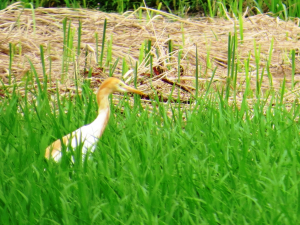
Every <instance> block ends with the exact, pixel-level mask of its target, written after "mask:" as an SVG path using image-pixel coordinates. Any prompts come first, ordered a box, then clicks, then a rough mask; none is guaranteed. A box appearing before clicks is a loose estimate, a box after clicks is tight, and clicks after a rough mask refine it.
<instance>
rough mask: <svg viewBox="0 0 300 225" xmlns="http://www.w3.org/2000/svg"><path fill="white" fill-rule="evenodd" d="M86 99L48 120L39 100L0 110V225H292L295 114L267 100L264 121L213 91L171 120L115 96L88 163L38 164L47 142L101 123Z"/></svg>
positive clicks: (297, 209) (258, 112)
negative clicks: (81, 127) (84, 125)
mask: <svg viewBox="0 0 300 225" xmlns="http://www.w3.org/2000/svg"><path fill="white" fill-rule="evenodd" d="M83 90H85V92H84V93H83V94H82V95H80V96H79V95H75V96H73V97H72V98H71V97H64V98H62V100H61V101H60V102H59V105H58V108H55V110H51V109H53V108H54V107H53V105H51V101H49V99H48V98H47V96H45V95H44V94H43V92H41V93H39V91H38V90H37V91H36V100H34V101H33V102H29V101H27V100H26V98H20V97H19V96H18V94H16V93H12V94H11V95H10V96H9V97H8V98H6V99H5V100H2V101H1V105H0V121H1V126H0V138H1V141H0V158H1V161H0V164H1V165H0V215H1V217H0V223H1V224H297V221H299V215H300V205H299V191H300V186H299V180H300V178H299V162H300V155H299V147H300V142H299V130H298V124H297V122H295V118H298V116H299V106H298V105H296V104H295V105H294V106H293V108H292V110H291V111H287V110H286V109H285V106H284V105H283V104H281V103H280V100H278V99H276V98H274V106H269V107H267V108H265V109H266V111H264V109H263V105H262V104H261V103H260V102H257V103H256V104H255V105H254V109H253V110H252V111H250V110H248V108H247V105H244V109H243V110H238V109H236V108H235V107H234V106H229V105H228V104H227V103H226V101H224V99H223V98H222V97H220V96H221V95H218V94H219V93H216V94H215V96H214V98H211V99H209V98H204V97H203V96H201V97H199V99H198V102H197V105H196V106H195V107H193V108H192V109H189V108H186V110H181V111H177V110H176V109H175V108H173V110H172V111H173V112H174V113H173V116H172V117H171V118H170V117H168V116H167V115H166V110H167V108H166V106H165V105H164V106H162V105H160V103H159V102H155V101H153V104H154V105H158V107H157V108H154V109H157V110H154V111H152V110H147V109H143V107H141V105H140V102H139V99H138V98H136V99H135V105H134V107H130V106H129V104H128V99H127V98H126V97H123V96H119V97H115V98H120V102H119V104H118V105H116V106H112V113H113V114H114V116H112V117H111V119H110V122H109V124H108V127H107V129H106V131H105V133H104V135H103V137H102V138H101V140H100V142H99V145H98V150H97V151H95V153H94V154H93V156H92V159H90V160H86V161H85V162H84V163H83V165H81V163H76V162H75V164H74V165H73V164H69V163H68V160H67V158H63V160H62V162H61V163H59V164H55V163H51V162H47V161H45V160H44V151H45V148H46V147H47V145H48V144H49V143H50V141H52V140H54V137H61V136H62V135H63V134H66V133H68V132H70V131H72V130H74V129H76V128H77V127H79V126H81V125H83V124H86V123H88V122H91V121H92V120H93V118H94V117H95V116H96V111H97V106H96V102H95V96H94V94H93V93H92V91H91V90H90V89H89V88H88V87H87V86H84V87H83ZM122 107H123V109H122ZM169 107H174V106H172V105H170V106H169ZM65 111H66V113H64V112H65ZM180 114H185V116H186V118H187V119H186V121H183V120H182V119H181V118H182V115H180ZM53 136H54V137H53Z"/></svg>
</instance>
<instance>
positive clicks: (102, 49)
mask: <svg viewBox="0 0 300 225" xmlns="http://www.w3.org/2000/svg"><path fill="white" fill-rule="evenodd" d="M106 23H107V21H106V18H105V19H104V25H103V34H102V46H101V55H100V67H102V66H103V64H102V62H103V56H104V45H105V34H106Z"/></svg>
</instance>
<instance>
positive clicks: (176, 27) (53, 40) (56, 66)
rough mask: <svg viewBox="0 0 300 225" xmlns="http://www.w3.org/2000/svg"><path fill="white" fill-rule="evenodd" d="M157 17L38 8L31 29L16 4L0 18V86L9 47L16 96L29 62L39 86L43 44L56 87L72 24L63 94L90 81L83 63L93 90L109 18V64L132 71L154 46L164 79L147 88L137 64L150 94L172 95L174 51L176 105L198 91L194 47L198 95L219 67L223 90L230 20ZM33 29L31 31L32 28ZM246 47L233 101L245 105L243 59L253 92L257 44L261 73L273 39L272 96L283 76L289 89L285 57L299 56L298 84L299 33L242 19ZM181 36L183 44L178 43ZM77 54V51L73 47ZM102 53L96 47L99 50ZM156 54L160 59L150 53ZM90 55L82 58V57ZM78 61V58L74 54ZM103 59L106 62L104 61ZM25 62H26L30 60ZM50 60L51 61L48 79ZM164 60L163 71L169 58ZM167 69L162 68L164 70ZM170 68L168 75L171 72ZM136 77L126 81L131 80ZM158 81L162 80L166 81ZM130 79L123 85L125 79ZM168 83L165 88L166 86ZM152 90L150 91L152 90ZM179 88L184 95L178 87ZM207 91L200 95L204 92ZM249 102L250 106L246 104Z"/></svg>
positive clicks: (270, 21) (28, 15)
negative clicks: (66, 26) (146, 45)
mask: <svg viewBox="0 0 300 225" xmlns="http://www.w3.org/2000/svg"><path fill="white" fill-rule="evenodd" d="M155 13H157V14H156V16H154V17H153V18H152V19H151V20H146V19H145V18H146V17H145V15H146V14H144V19H143V20H141V19H139V18H137V15H138V14H137V13H131V12H127V13H125V14H124V15H119V14H113V13H103V12H99V11H95V10H86V9H76V10H75V9H65V8H38V9H36V10H35V22H36V26H34V23H33V22H34V21H33V16H32V10H31V9H23V8H22V7H21V5H20V4H19V3H16V4H14V5H11V6H10V7H8V8H7V9H5V10H2V11H0V21H1V23H0V24H1V25H0V30H1V32H0V79H1V80H2V81H3V83H4V84H6V85H8V80H9V79H8V76H9V70H8V68H9V58H10V57H9V43H12V45H13V46H14V49H15V50H14V57H13V64H12V70H11V73H12V75H13V77H14V79H15V80H14V81H15V82H16V83H17V84H19V85H18V86H19V88H20V90H21V89H22V88H24V84H25V82H24V80H25V79H24V76H25V75H26V74H27V71H29V70H30V65H29V62H28V59H30V60H31V61H32V63H33V65H34V67H35V68H36V70H37V72H38V74H39V76H40V77H41V80H42V79H43V78H42V77H43V75H42V74H43V73H42V64H41V59H40V47H39V46H40V45H43V46H44V49H45V62H46V73H47V74H48V76H49V78H51V80H49V82H52V83H53V85H49V90H50V89H51V88H54V87H55V85H54V84H55V83H56V80H59V81H62V80H61V79H62V78H61V77H62V61H63V60H62V54H63V29H62V27H63V25H62V21H63V19H64V18H66V17H67V18H68V20H69V21H71V27H72V28H73V29H74V30H73V32H74V46H76V45H77V28H78V24H79V20H81V21H82V37H81V50H82V51H81V54H80V57H79V58H78V59H76V60H70V61H69V70H68V72H67V74H65V75H64V76H65V78H64V80H63V82H59V86H60V88H61V90H62V91H68V90H73V89H74V85H75V80H74V78H75V73H76V74H77V77H78V78H79V80H80V81H83V80H84V79H87V78H86V76H85V75H84V73H83V70H84V68H85V63H86V62H87V63H88V66H87V68H89V67H91V68H93V72H94V73H93V76H92V78H90V79H91V80H92V83H91V84H92V85H93V87H95V88H96V86H98V84H99V83H100V82H99V79H100V80H101V79H103V78H105V77H106V76H108V75H107V71H108V69H107V68H104V71H105V72H102V69H99V66H98V64H97V62H96V56H95V53H96V44H95V35H94V34H95V33H96V32H97V33H98V37H99V45H101V41H102V40H101V38H102V31H103V23H104V19H105V18H106V19H107V30H106V37H107V40H109V39H110V38H111V37H113V45H112V57H113V62H114V61H115V60H116V59H117V58H118V57H120V58H121V59H122V58H124V59H125V60H126V61H127V63H128V64H129V65H130V64H131V65H132V68H131V69H133V67H134V65H135V61H137V60H138V58H139V54H140V50H139V49H140V46H141V44H142V43H143V42H144V41H145V40H151V41H152V49H153V51H152V55H153V66H154V67H157V66H159V65H161V69H162V70H163V73H162V74H160V76H156V77H153V78H152V79H151V80H152V82H150V78H149V76H147V75H148V74H149V73H150V72H149V71H150V68H149V66H145V63H144V62H143V63H141V64H140V65H139V67H138V81H139V84H138V86H139V87H140V88H141V89H142V90H144V91H145V92H146V93H148V94H149V95H151V94H153V93H154V90H156V91H157V93H158V94H159V95H160V96H162V97H164V98H167V97H168V96H169V95H170V93H171V91H172V85H170V82H175V83H176V82H177V79H178V77H177V74H178V72H177V64H178V61H177V60H178V57H177V56H178V50H179V48H180V46H182V48H183V53H182V56H183V58H182V59H181V66H182V68H183V71H182V73H181V77H180V85H181V87H179V86H180V85H179V86H178V87H179V88H175V89H174V91H173V92H172V95H173V96H174V97H175V98H177V96H178V91H179V92H180V98H181V100H182V101H187V100H188V99H190V97H191V94H190V93H194V92H195V88H194V87H195V64H196V60H195V59H196V57H195V56H196V48H195V46H196V45H197V46H198V55H199V64H200V65H201V75H200V76H199V85H200V91H201V90H204V89H205V87H206V85H205V84H206V83H207V82H209V80H210V77H211V74H212V70H213V69H214V68H215V67H217V70H216V74H215V77H214V82H213V88H215V89H217V88H220V87H222V86H223V85H224V84H225V83H226V76H227V48H228V43H227V42H228V34H229V32H231V33H234V27H235V26H236V30H237V32H239V29H238V21H237V20H236V19H233V18H229V19H228V20H225V19H211V18H189V19H182V18H178V17H175V16H173V15H170V14H167V13H163V12H155ZM34 27H35V29H34ZM243 28H244V41H243V43H242V42H240V41H239V45H238V60H240V62H241V63H240V68H239V71H238V79H237V90H238V92H237V101H240V100H241V99H242V94H243V92H244V90H245V72H244V64H243V62H244V60H245V59H247V58H248V55H249V53H250V66H251V73H250V74H251V88H252V90H255V88H256V87H255V74H256V69H255V68H256V65H255V57H254V44H253V43H254V39H255V40H256V43H257V46H259V45H260V46H261V58H260V62H259V63H260V72H261V71H262V68H263V67H265V66H266V62H267V58H268V55H269V48H270V43H271V39H272V37H273V38H274V46H273V57H272V60H271V68H270V70H271V73H272V75H273V85H274V87H273V88H274V90H275V91H276V90H277V91H278V90H279V88H280V86H281V83H282V80H283V78H284V76H286V85H287V90H291V89H290V88H289V87H290V86H291V60H290V54H289V53H290V50H292V49H295V50H296V62H297V63H296V72H295V73H296V74H295V81H299V80H300V77H299V73H300V65H299V59H298V54H299V50H298V48H297V46H300V43H299V38H298V34H299V33H300V28H299V27H298V26H297V25H296V24H295V23H294V22H292V21H288V22H285V21H281V20H279V19H277V18H272V17H269V16H267V15H257V16H253V17H248V18H244V19H243ZM183 35H184V43H183ZM170 39H171V40H172V42H173V45H174V52H173V53H172V56H171V57H169V56H168V40H170ZM74 49H75V48H74ZM100 49H101V46H99V50H100ZM155 49H158V52H159V57H157V55H156V53H155ZM86 51H87V53H88V54H87V56H86ZM207 52H209V56H210V62H211V65H210V66H209V67H207V62H206V60H207ZM73 55H74V56H75V55H76V54H75V53H73ZM105 57H106V55H105V56H104V58H105ZM27 58H28V59H27ZM49 58H51V61H52V64H51V74H50V64H49ZM168 58H169V59H171V60H169V62H168V64H167V63H166V59H168ZM121 61H122V60H120V62H119V64H118V66H117V69H116V71H115V74H114V76H116V77H121V76H122V71H121V68H122V66H121V64H122V63H121ZM162 62H164V63H162ZM168 68H169V69H168ZM132 76H133V75H132V74H131V77H132ZM163 78H164V79H165V80H163ZM127 79H128V78H127ZM166 81H170V82H169V83H167V82H166ZM150 84H151V85H150ZM183 87H184V88H183ZM268 89H270V86H269V80H268V76H267V74H266V70H265V75H264V77H263V83H262V92H264V91H265V90H268ZM298 89H299V84H296V85H295V89H294V91H293V92H292V91H289V92H287V93H286V95H285V96H286V100H293V99H295V98H296V97H297V90H298ZM204 91H205V90H204ZM249 100H251V99H249Z"/></svg>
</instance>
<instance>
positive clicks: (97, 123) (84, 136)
mask: <svg viewBox="0 0 300 225" xmlns="http://www.w3.org/2000/svg"><path fill="white" fill-rule="evenodd" d="M115 92H132V93H136V94H139V95H144V93H143V92H142V91H140V90H137V89H135V88H132V87H130V86H128V85H126V84H125V83H124V82H122V81H121V80H119V79H118V78H115V77H109V78H107V79H106V80H105V81H103V82H102V84H101V85H100V87H99V89H98V91H97V94H96V97H97V103H98V116H97V118H96V119H95V120H94V121H93V122H92V123H90V124H88V125H85V126H82V127H80V128H79V129H77V130H75V131H73V132H72V133H70V134H67V135H65V136H63V137H62V138H61V139H57V140H56V141H54V142H53V143H52V144H50V145H49V146H48V147H47V148H46V150H45V158H46V159H48V160H49V159H50V158H52V159H54V161H56V162H59V161H60V160H61V158H62V153H63V152H62V149H63V146H66V152H67V151H69V150H70V149H69V147H72V148H73V149H75V148H76V147H78V146H81V147H82V149H81V150H82V159H84V157H85V155H86V154H87V152H88V151H90V152H94V150H95V148H96V144H97V142H98V140H99V138H100V137H101V136H102V134H103V132H104V130H105V127H106V125H107V122H108V120H109V116H110V105H109V100H108V96H109V95H110V94H112V93H115ZM61 140H62V142H63V143H61ZM72 161H73V160H72Z"/></svg>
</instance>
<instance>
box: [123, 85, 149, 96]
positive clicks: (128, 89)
mask: <svg viewBox="0 0 300 225" xmlns="http://www.w3.org/2000/svg"><path fill="white" fill-rule="evenodd" d="M124 88H125V89H126V91H127V92H133V93H136V94H138V95H145V94H144V93H143V92H142V91H139V90H137V89H135V88H132V87H129V86H125V87H124Z"/></svg>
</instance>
